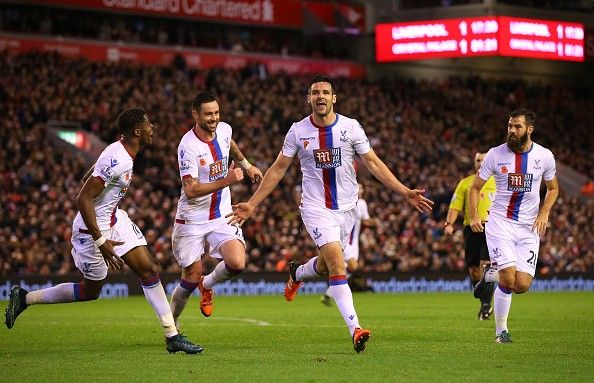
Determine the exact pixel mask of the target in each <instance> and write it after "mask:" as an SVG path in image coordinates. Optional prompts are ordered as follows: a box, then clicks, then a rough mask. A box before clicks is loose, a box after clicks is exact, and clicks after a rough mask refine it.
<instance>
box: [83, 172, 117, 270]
mask: <svg viewBox="0 0 594 383" xmlns="http://www.w3.org/2000/svg"><path fill="white" fill-rule="evenodd" d="M104 188H105V182H104V181H103V180H102V179H101V178H99V177H89V178H87V181H86V182H85V184H84V185H83V187H82V189H81V190H80V192H79V193H78V195H77V196H76V207H77V208H78V211H80V215H81V217H82V219H83V221H84V222H85V226H86V227H87V230H88V231H89V233H90V234H91V236H92V237H93V240H94V241H95V245H96V246H97V247H98V248H99V251H100V252H101V255H103V259H105V264H107V267H111V268H113V269H114V270H117V269H121V268H122V267H124V261H122V260H121V259H120V257H118V256H117V255H116V253H115V252H114V250H113V247H114V246H118V245H123V244H124V242H117V241H112V240H109V239H105V237H104V236H103V234H102V233H101V230H99V226H98V225H97V216H96V215H95V205H94V204H93V200H94V199H95V198H97V196H99V194H101V192H103V189H104Z"/></svg>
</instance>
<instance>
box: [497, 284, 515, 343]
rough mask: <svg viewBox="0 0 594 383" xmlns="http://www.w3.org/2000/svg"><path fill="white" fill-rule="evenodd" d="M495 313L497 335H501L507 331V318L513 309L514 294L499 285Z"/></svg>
mask: <svg viewBox="0 0 594 383" xmlns="http://www.w3.org/2000/svg"><path fill="white" fill-rule="evenodd" d="M493 298H494V305H493V306H494V307H493V308H494V311H495V335H499V334H501V332H502V331H503V330H505V331H507V316H508V314H509V309H510V307H511V301H512V292H511V290H509V289H506V288H503V289H502V287H501V285H499V284H498V285H497V287H496V288H495V294H493Z"/></svg>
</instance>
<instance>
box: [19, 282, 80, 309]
mask: <svg viewBox="0 0 594 383" xmlns="http://www.w3.org/2000/svg"><path fill="white" fill-rule="evenodd" d="M81 285H82V283H61V284H59V285H56V286H53V287H49V288H47V289H42V290H36V291H30V292H29V293H28V294H27V296H26V297H25V301H26V302H27V304H28V305H37V304H50V303H69V302H76V301H84V300H86V299H84V294H81V292H83V290H82V288H81ZM76 290H78V291H79V293H78V296H77V294H76ZM81 297H82V299H81Z"/></svg>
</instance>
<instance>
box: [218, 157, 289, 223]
mask: <svg viewBox="0 0 594 383" xmlns="http://www.w3.org/2000/svg"><path fill="white" fill-rule="evenodd" d="M292 161H293V159H292V158H291V157H287V156H285V155H284V154H282V153H279V154H278V157H276V161H274V163H273V164H272V166H271V167H270V168H269V169H268V171H266V174H264V178H263V179H262V182H261V183H260V186H259V187H258V190H256V192H255V193H254V195H253V196H252V198H250V199H249V201H247V202H240V203H238V204H236V205H233V212H231V213H230V214H227V216H226V217H227V218H230V219H229V224H231V225H234V224H239V225H240V226H241V225H243V223H244V222H245V221H246V220H247V219H248V218H249V217H250V216H251V215H252V214H253V212H254V209H255V208H256V207H257V206H258V205H259V204H260V203H261V202H262V201H263V200H264V199H265V198H266V197H268V195H269V194H270V193H272V191H273V190H274V188H275V187H276V185H278V183H279V182H280V180H281V179H282V178H283V177H284V175H285V173H286V172H287V169H288V168H289V166H290V165H291V162H292Z"/></svg>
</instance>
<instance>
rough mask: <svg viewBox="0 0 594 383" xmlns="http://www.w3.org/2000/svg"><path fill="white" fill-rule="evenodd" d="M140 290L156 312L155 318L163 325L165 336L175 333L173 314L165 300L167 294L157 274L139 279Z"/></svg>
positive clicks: (168, 336)
mask: <svg viewBox="0 0 594 383" xmlns="http://www.w3.org/2000/svg"><path fill="white" fill-rule="evenodd" d="M140 283H141V284H142V290H143V291H144V296H145V297H146V300H147V301H148V302H149V303H150V305H151V306H152V307H153V311H154V312H155V314H157V319H159V322H160V323H161V326H163V332H164V333H165V336H166V337H167V338H170V337H172V336H175V335H177V329H176V328H175V321H174V320H173V314H171V308H170V307H169V302H167V296H166V295H165V290H164V289H163V285H162V284H161V279H160V278H159V274H155V275H154V276H153V277H151V278H147V279H141V280H140Z"/></svg>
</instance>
